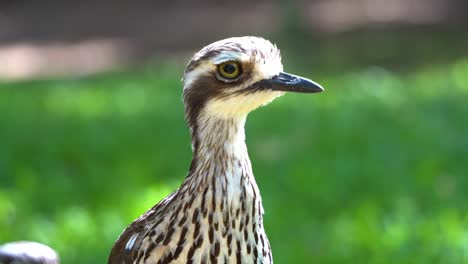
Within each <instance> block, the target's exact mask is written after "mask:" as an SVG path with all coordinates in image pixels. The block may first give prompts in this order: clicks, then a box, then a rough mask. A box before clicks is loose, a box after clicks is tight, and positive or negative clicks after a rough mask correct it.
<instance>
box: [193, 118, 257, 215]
mask: <svg viewBox="0 0 468 264" xmlns="http://www.w3.org/2000/svg"><path fill="white" fill-rule="evenodd" d="M246 117H247V116H246V115H236V116H232V117H219V116H215V115H210V114H209V113H206V112H202V113H201V114H200V116H199V117H198V118H197V124H196V128H194V129H193V130H192V132H193V133H192V140H193V148H194V149H193V151H194V157H193V160H192V165H191V168H190V172H189V176H188V179H187V181H189V182H190V189H192V190H193V189H197V190H198V191H201V190H203V188H204V187H206V186H209V185H213V186H211V187H213V188H215V189H216V190H217V191H218V193H217V194H216V195H217V197H216V198H217V199H216V200H218V201H223V202H226V203H227V205H228V206H233V207H237V206H240V203H241V201H240V199H245V200H246V201H245V202H258V203H259V205H260V206H261V199H260V194H259V191H258V187H257V184H256V182H255V179H254V177H253V174H252V167H251V163H250V159H249V155H248V153H247V146H246V145H245V131H244V125H245V121H246ZM253 199H255V200H256V201H253Z"/></svg>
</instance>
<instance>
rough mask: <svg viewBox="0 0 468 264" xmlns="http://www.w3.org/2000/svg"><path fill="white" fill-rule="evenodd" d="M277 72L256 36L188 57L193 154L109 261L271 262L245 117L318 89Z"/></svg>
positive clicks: (276, 60) (272, 55)
mask: <svg viewBox="0 0 468 264" xmlns="http://www.w3.org/2000/svg"><path fill="white" fill-rule="evenodd" d="M226 65H227V66H226ZM223 67H224V68H223ZM282 70H283V67H282V64H281V58H280V54H279V50H278V49H277V48H276V47H275V46H274V45H272V44H271V43H270V42H269V41H267V40H264V39H262V38H257V37H240V38H230V39H225V40H221V41H218V42H215V43H213V44H211V45H208V46H207V47H205V48H203V49H202V50H201V51H199V52H198V53H196V54H195V55H194V57H193V58H192V60H191V61H190V63H189V64H188V66H187V69H186V71H185V73H184V79H183V83H184V92H183V99H184V105H185V113H186V120H187V123H188V125H189V128H190V131H191V135H192V147H193V152H194V156H193V160H192V163H191V166H190V170H189V173H188V176H187V178H186V179H185V181H184V182H183V183H182V185H181V186H180V187H179V189H177V190H176V191H175V192H173V193H172V194H170V195H169V196H168V197H166V198H165V199H164V200H162V201H160V202H159V203H158V204H156V205H155V206H154V207H153V208H151V209H150V210H149V211H148V212H146V213H145V214H144V215H142V216H141V217H140V218H138V219H137V220H135V221H134V222H133V223H132V224H131V225H130V226H128V227H127V229H125V230H124V232H123V233H122V234H121V236H120V237H119V239H118V240H117V242H116V243H115V245H114V247H113V248H112V252H111V255H110V257H109V263H111V264H117V263H119V264H122V263H147V264H150V263H272V262H273V259H272V254H271V248H270V244H269V242H268V238H267V236H266V234H265V230H264V227H263V207H262V200H261V196H260V191H259V190H258V187H257V184H256V182H255V178H254V176H253V173H252V167H251V164H250V159H249V156H248V153H247V147H246V145H245V134H244V124H245V120H246V117H247V114H248V113H249V112H250V111H252V110H254V109H256V108H258V107H259V106H261V105H264V104H267V103H269V102H270V101H272V100H273V99H275V98H276V97H278V96H281V95H282V94H283V93H284V92H285V91H300V92H319V91H322V88H321V87H320V86H319V85H317V84H315V83H313V82H312V81H310V80H307V79H304V78H300V77H297V76H294V75H289V74H286V73H283V72H282Z"/></svg>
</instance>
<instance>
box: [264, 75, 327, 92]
mask: <svg viewBox="0 0 468 264" xmlns="http://www.w3.org/2000/svg"><path fill="white" fill-rule="evenodd" d="M259 84H260V85H261V86H262V87H264V88H269V89H271V90H273V91H285V92H297V93H320V92H323V91H324V90H325V89H324V88H323V87H322V86H321V85H320V84H318V83H316V82H314V81H312V80H309V79H307V78H303V77H300V76H296V75H293V74H289V73H285V72H281V73H280V74H278V75H276V76H274V77H273V78H271V79H268V80H263V81H261V82H259Z"/></svg>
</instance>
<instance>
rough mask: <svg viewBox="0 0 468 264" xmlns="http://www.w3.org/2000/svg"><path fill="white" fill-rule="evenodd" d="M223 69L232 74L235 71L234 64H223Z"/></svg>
mask: <svg viewBox="0 0 468 264" xmlns="http://www.w3.org/2000/svg"><path fill="white" fill-rule="evenodd" d="M223 71H224V72H225V73H227V74H232V73H234V72H235V71H236V66H235V65H234V64H231V63H230V64H225V65H224V66H223Z"/></svg>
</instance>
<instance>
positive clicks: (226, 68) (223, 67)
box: [218, 61, 241, 79]
mask: <svg viewBox="0 0 468 264" xmlns="http://www.w3.org/2000/svg"><path fill="white" fill-rule="evenodd" d="M218 72H219V74H220V75H221V76H222V77H224V78H226V79H234V78H237V77H238V76H239V75H240V74H241V68H240V65H239V63H237V62H234V61H228V62H223V63H221V64H219V65H218Z"/></svg>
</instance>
